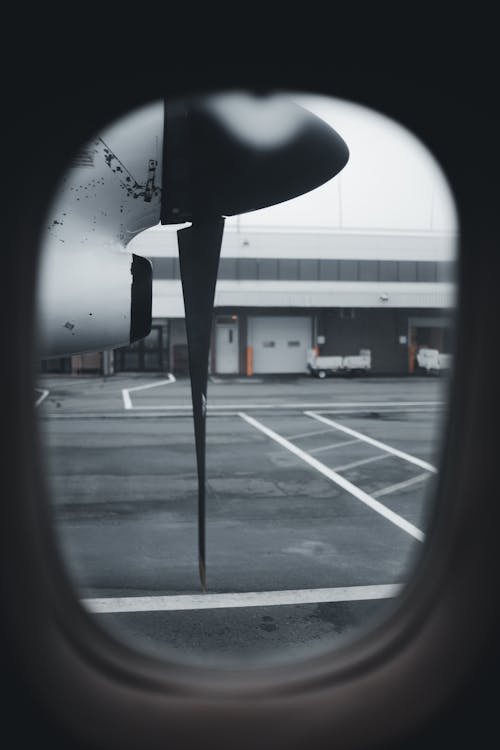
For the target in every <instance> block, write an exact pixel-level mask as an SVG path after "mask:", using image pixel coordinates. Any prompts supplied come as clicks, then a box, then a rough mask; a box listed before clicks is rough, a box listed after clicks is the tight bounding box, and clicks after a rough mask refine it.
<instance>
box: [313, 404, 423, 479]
mask: <svg viewBox="0 0 500 750" xmlns="http://www.w3.org/2000/svg"><path fill="white" fill-rule="evenodd" d="M305 414H307V416H308V417H312V419H317V420H318V421H319V422H323V423H324V424H328V425H331V426H332V427H335V428H336V429H337V430H341V431H342V432H345V433H346V434H347V435H352V436H353V437H357V438H359V440H364V442H365V443H369V444H370V445H374V446H375V447H376V448H380V449H381V450H383V451H387V452H388V453H392V454H393V456H398V457H399V458H402V459H403V460H404V461H408V462H409V463H411V464H415V465H416V466H420V467H421V468H422V469H425V470H426V471H431V472H432V473H433V474H436V473H437V469H436V467H435V466H433V465H432V464H430V463H428V461H423V460H422V459H421V458H417V457H416V456H412V455H411V454H410V453H405V452H404V451H400V450H398V449H397V448H393V447H392V446H391V445H387V443H382V442H380V440H375V439H374V438H371V437H369V436H368V435H365V434H364V433H362V432H357V430H352V429H351V428H350V427H345V426H344V425H342V424H340V423H339V422H334V421H333V419H328V418H327V417H323V416H322V415H321V414H315V412H312V411H306V412H305Z"/></svg>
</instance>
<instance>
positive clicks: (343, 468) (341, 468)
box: [334, 440, 391, 497]
mask: <svg viewBox="0 0 500 750" xmlns="http://www.w3.org/2000/svg"><path fill="white" fill-rule="evenodd" d="M357 442H359V440H358V441H357ZM390 457H391V454H390V453H382V454H381V455H380V456H371V457H370V458H361V459H360V460H359V461H351V463H350V464H344V465H343V466H336V467H335V468H334V471H347V470H348V469H354V468H356V466H363V465H364V464H371V463H373V462H374V461H383V460H384V458H390ZM373 497H375V493H373Z"/></svg>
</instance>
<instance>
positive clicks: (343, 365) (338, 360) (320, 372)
mask: <svg viewBox="0 0 500 750" xmlns="http://www.w3.org/2000/svg"><path fill="white" fill-rule="evenodd" d="M371 366H372V360H371V351H370V349H360V351H359V354H351V355H347V356H339V355H335V356H330V357H321V356H319V355H318V354H317V353H316V350H315V349H309V350H308V352H307V369H308V370H309V372H310V373H311V375H312V376H313V377H316V378H326V377H327V376H329V375H334V374H335V373H339V374H341V375H348V374H362V373H366V372H368V371H369V370H370V369H371Z"/></svg>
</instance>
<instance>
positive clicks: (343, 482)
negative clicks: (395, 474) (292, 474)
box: [239, 412, 425, 542]
mask: <svg viewBox="0 0 500 750" xmlns="http://www.w3.org/2000/svg"><path fill="white" fill-rule="evenodd" d="M239 416H240V417H241V418H242V419H244V420H245V422H248V424H251V425H252V426H253V427H255V428H256V429H257V430H260V431H261V432H263V433H264V434H265V435H267V436H268V437H270V438H271V440H274V441H275V442H276V443H278V444H279V445H281V446H283V448H286V449H287V450H289V451H290V453H293V454H294V455H295V456H297V457H298V458H300V459H301V460H302V461H305V463H307V464H309V466H312V467H313V469H316V471H319V472H320V474H323V476H325V477H327V478H328V479H330V481H332V482H334V483H335V484H337V485H338V486H339V487H342V489H344V490H346V492H349V493H350V494H351V495H353V496H354V497H356V498H357V499H358V500H361V502H362V503H364V504H365V505H368V507H369V508H371V509H372V510H374V511H375V512H376V513H379V514H380V515H381V516H383V517H384V518H386V519H387V520H388V521H390V522H391V523H393V524H395V525H396V526H399V528H400V529H403V531H406V533H407V534H410V535H411V536H413V537H414V538H415V539H418V541H419V542H423V541H424V539H425V534H424V533H423V531H420V529H417V527H416V526H414V525H413V524H412V523H410V522H409V521H407V520H406V519H405V518H402V517H401V516H398V514H397V513H394V511H392V510H390V509H389V508H386V506H385V505H382V503H380V502H379V501H378V500H375V498H373V497H371V495H368V493H366V492H364V491H363V490H361V489H360V488H359V487H357V486H356V485H355V484H352V482H349V481H348V480H347V479H344V477H343V476H341V475H340V474H337V472H335V471H333V470H332V469H329V468H328V466H325V464H322V463H321V462H320V461H318V459H317V458H313V456H310V455H309V453H306V452H305V451H303V450H301V449H300V448H298V447H297V446H296V445H294V444H293V443H290V441H289V440H286V438H284V437H282V436H281V435H278V433H277V432H274V430H270V429H269V427H266V426H265V425H263V424H262V422H258V421H257V420H256V419H254V418H253V417H250V416H249V415H248V414H245V413H244V412H239Z"/></svg>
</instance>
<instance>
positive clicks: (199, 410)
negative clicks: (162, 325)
mask: <svg viewBox="0 0 500 750" xmlns="http://www.w3.org/2000/svg"><path fill="white" fill-rule="evenodd" d="M223 230H224V219H222V218H213V219H209V220H207V221H200V222H196V223H193V225H192V226H190V227H187V228H186V229H181V230H180V231H178V232H177V238H178V245H179V262H180V271H181V281H182V293H183V295H184V309H185V315H186V332H187V341H188V356H189V372H190V376H191V397H192V401H193V421H194V435H195V444H196V464H197V469H198V561H199V571H200V580H201V586H202V589H203V591H206V558H205V491H206V467H205V463H206V462H205V444H206V440H205V436H206V412H207V380H208V353H209V349H210V334H211V330H212V316H213V306H214V296H215V283H216V280H217V269H218V266H219V256H220V250H221V245H222V233H223Z"/></svg>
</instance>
